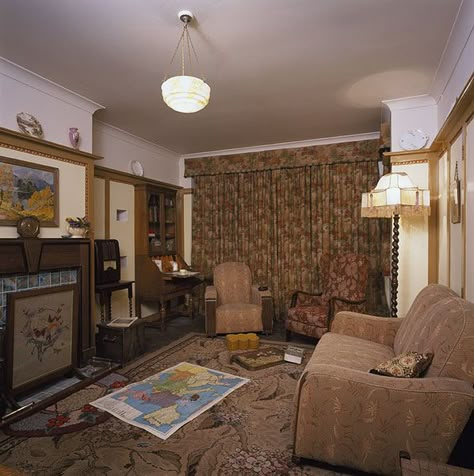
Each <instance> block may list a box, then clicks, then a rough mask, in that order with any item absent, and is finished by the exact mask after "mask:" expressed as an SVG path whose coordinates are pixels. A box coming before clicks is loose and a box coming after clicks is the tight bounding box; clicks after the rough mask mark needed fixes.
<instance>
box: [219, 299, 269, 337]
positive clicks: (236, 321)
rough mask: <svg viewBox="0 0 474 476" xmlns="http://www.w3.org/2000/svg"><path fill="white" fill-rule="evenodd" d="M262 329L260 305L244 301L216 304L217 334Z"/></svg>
mask: <svg viewBox="0 0 474 476" xmlns="http://www.w3.org/2000/svg"><path fill="white" fill-rule="evenodd" d="M262 330H263V324H262V306H257V305H256V304H246V303H236V304H223V305H222V306H217V309H216V332H217V333H218V334H227V333H232V332H250V331H252V332H260V331H262Z"/></svg>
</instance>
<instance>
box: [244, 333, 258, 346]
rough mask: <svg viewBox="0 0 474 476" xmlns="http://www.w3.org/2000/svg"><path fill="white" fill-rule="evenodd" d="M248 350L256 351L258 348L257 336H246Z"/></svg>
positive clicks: (252, 334)
mask: <svg viewBox="0 0 474 476" xmlns="http://www.w3.org/2000/svg"><path fill="white" fill-rule="evenodd" d="M247 339H248V343H249V349H258V348H259V346H260V337H258V335H257V334H254V333H251V334H247Z"/></svg>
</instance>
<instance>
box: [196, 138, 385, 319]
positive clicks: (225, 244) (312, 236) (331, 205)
mask: <svg viewBox="0 0 474 476" xmlns="http://www.w3.org/2000/svg"><path fill="white" fill-rule="evenodd" d="M365 142H373V143H374V145H373V151H372V152H373V154H370V155H371V156H370V157H363V158H362V157H360V156H357V157H355V160H354V157H350V154H346V156H344V155H342V156H341V157H340V159H339V160H334V159H331V160H320V158H319V160H316V161H315V162H314V163H315V165H309V164H305V165H303V166H299V167H298V166H296V167H283V168H281V167H277V168H260V169H258V170H252V171H238V172H230V173H229V172H228V173H220V174H214V175H210V174H203V175H198V174H193V175H194V179H195V181H194V193H193V250H192V256H193V266H194V267H195V268H197V269H200V270H202V271H203V272H204V273H205V274H206V275H207V276H209V277H210V276H212V271H213V269H214V267H215V266H216V265H217V264H219V263H223V262H226V261H241V262H245V263H247V264H248V265H249V266H250V269H251V270H252V273H253V278H254V282H255V283H257V284H262V285H268V286H269V287H270V288H271V290H272V293H273V297H274V305H275V315H276V316H277V318H280V319H282V318H284V317H285V316H286V311H287V309H288V304H289V297H290V295H291V292H292V290H294V289H303V290H308V291H316V290H319V289H320V287H321V285H324V283H323V282H321V279H320V276H321V274H322V273H323V271H324V268H325V263H327V258H328V256H331V255H336V254H339V253H343V252H348V251H351V252H355V253H361V254H364V255H367V256H368V257H369V262H370V284H369V289H368V304H369V310H370V311H372V312H379V313H384V311H385V309H384V300H383V276H382V269H383V262H382V255H383V253H384V252H385V251H386V250H388V242H389V239H390V234H389V233H390V231H389V220H385V222H386V223H385V224H384V223H383V222H384V220H383V219H367V218H361V217H360V201H361V194H362V192H366V191H368V190H370V189H372V188H373V187H374V186H375V184H376V183H377V180H378V167H377V146H378V142H377V141H365ZM338 146H339V147H338V150H339V152H340V151H341V150H342V151H343V150H344V148H343V147H341V146H342V145H341V144H338ZM349 148H350V150H351V151H352V150H354V149H353V148H354V143H349V144H347V149H349ZM306 149H312V150H313V152H317V149H318V148H317V147H311V148H306ZM273 152H274V153H275V154H278V152H279V151H273ZM248 155H251V154H248ZM347 155H349V157H348V156H347ZM221 159H224V162H225V158H221ZM361 159H364V160H361ZM197 160H203V161H206V160H208V159H197ZM243 160H244V161H245V160H247V161H248V158H247V156H243ZM262 160H264V159H262ZM253 163H255V162H253ZM234 164H235V162H234ZM227 170H229V169H227ZM213 171H215V169H213ZM387 258H388V256H387Z"/></svg>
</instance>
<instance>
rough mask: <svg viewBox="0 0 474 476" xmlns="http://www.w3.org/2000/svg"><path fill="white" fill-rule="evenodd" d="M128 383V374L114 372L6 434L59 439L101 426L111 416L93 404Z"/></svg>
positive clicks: (14, 424)
mask: <svg viewBox="0 0 474 476" xmlns="http://www.w3.org/2000/svg"><path fill="white" fill-rule="evenodd" d="M127 383H128V378H127V377H125V376H124V375H120V374H117V373H115V372H114V373H111V374H109V375H107V376H106V377H104V378H103V379H101V380H98V381H97V382H95V383H93V384H92V385H89V386H88V387H86V388H84V389H82V390H79V391H78V392H76V393H73V394H72V395H70V396H69V397H67V398H64V399H63V400H60V401H59V402H57V403H55V404H54V405H51V406H49V407H48V408H45V409H44V410H40V411H39V412H37V413H35V414H34V415H31V416H29V417H27V418H24V419H23V420H20V421H18V422H16V423H12V424H11V425H9V426H8V427H7V428H5V429H4V430H3V431H4V433H5V434H7V435H11V436H58V435H65V434H67V433H73V432H76V431H79V430H84V429H86V428H88V427H90V426H94V425H97V424H99V423H102V422H104V421H105V420H107V419H108V418H109V417H110V415H109V414H108V413H105V412H103V411H102V410H99V409H97V408H95V407H93V406H92V405H89V402H91V401H92V400H94V399H95V398H99V397H102V396H104V395H106V394H107V393H110V392H112V391H115V390H117V389H119V388H122V387H124V386H125V385H127ZM0 474H1V473H0Z"/></svg>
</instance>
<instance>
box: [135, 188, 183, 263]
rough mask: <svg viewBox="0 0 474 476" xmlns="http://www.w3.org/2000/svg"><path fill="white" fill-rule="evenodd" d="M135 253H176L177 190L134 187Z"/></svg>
mask: <svg viewBox="0 0 474 476" xmlns="http://www.w3.org/2000/svg"><path fill="white" fill-rule="evenodd" d="M135 190H136V194H135V220H136V224H135V251H136V253H137V254H138V255H148V256H160V255H170V254H176V236H177V221H176V216H177V208H176V190H171V189H166V188H165V187H153V186H150V185H137V186H136V187H135Z"/></svg>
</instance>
